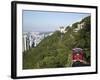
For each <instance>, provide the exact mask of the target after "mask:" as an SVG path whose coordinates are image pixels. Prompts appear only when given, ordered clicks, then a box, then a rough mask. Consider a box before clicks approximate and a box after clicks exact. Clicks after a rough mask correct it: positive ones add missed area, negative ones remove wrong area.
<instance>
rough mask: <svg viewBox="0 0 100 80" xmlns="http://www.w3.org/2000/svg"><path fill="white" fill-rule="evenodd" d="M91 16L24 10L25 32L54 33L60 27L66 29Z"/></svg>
mask: <svg viewBox="0 0 100 80" xmlns="http://www.w3.org/2000/svg"><path fill="white" fill-rule="evenodd" d="M89 15H90V14H86V13H69V12H68V13H67V12H66V13H63V12H44V11H28V10H23V32H34V31H40V32H45V31H54V30H57V29H58V28H59V27H60V26H64V27H66V26H68V25H70V24H73V23H74V22H77V21H80V20H81V19H82V18H84V17H86V16H89Z"/></svg>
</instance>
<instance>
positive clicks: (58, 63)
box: [23, 16, 91, 69]
mask: <svg viewBox="0 0 100 80" xmlns="http://www.w3.org/2000/svg"><path fill="white" fill-rule="evenodd" d="M90 20H91V17H90V16H88V17H85V18H84V19H82V20H81V21H80V22H76V23H74V24H72V26H66V29H65V30H66V33H61V32H60V31H55V32H54V33H53V34H52V35H51V36H47V37H46V38H44V39H43V40H42V41H41V42H40V43H39V45H38V46H37V47H35V48H32V49H30V50H28V51H25V52H24V53H23V69H36V68H56V67H71V65H72V59H71V55H72V49H73V48H76V47H79V48H82V49H83V50H84V56H85V61H87V62H88V63H90V64H91V61H90V57H91V56H90V55H91V54H90V50H91V48H90V42H91V41H90V38H91V37H90V34H91V33H90V32H91V24H90V23H91V22H90Z"/></svg>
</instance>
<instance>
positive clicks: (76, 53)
mask: <svg viewBox="0 0 100 80" xmlns="http://www.w3.org/2000/svg"><path fill="white" fill-rule="evenodd" d="M72 51H73V52H72V61H73V62H76V61H79V62H82V61H83V59H84V56H83V49H81V48H74V49H73V50H72Z"/></svg>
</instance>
